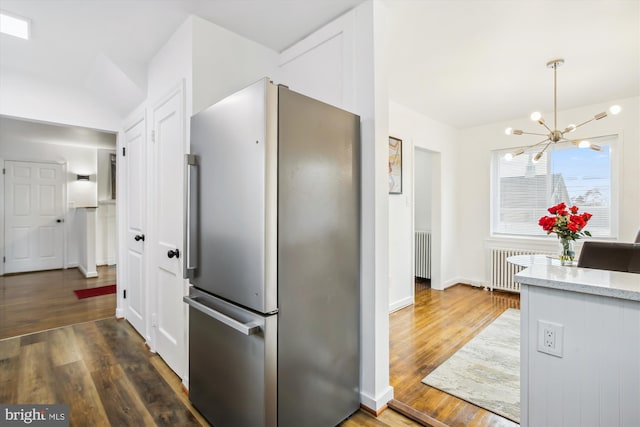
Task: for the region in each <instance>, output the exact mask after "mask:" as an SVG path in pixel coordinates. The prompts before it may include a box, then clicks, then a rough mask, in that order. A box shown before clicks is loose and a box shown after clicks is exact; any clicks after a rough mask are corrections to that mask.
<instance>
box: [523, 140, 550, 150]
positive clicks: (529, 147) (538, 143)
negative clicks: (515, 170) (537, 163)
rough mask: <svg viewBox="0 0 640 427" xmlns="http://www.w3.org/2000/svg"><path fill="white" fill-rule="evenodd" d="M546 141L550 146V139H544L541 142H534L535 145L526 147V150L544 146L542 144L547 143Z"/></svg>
mask: <svg viewBox="0 0 640 427" xmlns="http://www.w3.org/2000/svg"><path fill="white" fill-rule="evenodd" d="M547 141H549V144H551V139H549V138H545V139H543V140H542V141H540V142H536V143H535V144H533V145H530V146H528V147H527V150H530V149H532V148H533V147H537V146H538V145H540V144H544V143H545V142H547ZM547 145H548V144H547Z"/></svg>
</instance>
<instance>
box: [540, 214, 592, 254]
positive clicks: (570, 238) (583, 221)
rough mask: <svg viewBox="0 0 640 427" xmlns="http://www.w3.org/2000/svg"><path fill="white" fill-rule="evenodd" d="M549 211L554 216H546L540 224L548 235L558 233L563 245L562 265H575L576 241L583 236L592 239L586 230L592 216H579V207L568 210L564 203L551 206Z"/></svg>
mask: <svg viewBox="0 0 640 427" xmlns="http://www.w3.org/2000/svg"><path fill="white" fill-rule="evenodd" d="M547 210H548V211H549V213H550V214H551V215H554V216H546V215H545V216H543V217H542V218H540V220H539V221H538V224H539V225H540V226H541V227H542V229H543V230H544V231H546V232H547V234H551V233H556V234H557V235H558V239H560V244H561V245H562V251H561V252H560V263H561V264H562V265H573V260H574V259H575V257H576V252H575V250H574V247H573V243H574V241H575V240H576V239H579V238H580V237H582V236H589V237H591V233H589V232H588V231H586V230H584V227H586V226H587V222H589V220H590V219H591V214H590V213H588V212H584V213H582V214H578V207H577V206H571V207H570V208H569V209H568V210H567V205H566V204H564V202H563V203H559V204H557V205H555V206H551V207H550V208H549V209H547Z"/></svg>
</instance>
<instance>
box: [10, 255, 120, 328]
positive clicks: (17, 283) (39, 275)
mask: <svg viewBox="0 0 640 427" xmlns="http://www.w3.org/2000/svg"><path fill="white" fill-rule="evenodd" d="M114 283H116V268H115V267H107V266H103V267H98V277H96V278H92V279H85V278H84V276H83V275H82V274H81V273H80V271H79V270H78V269H77V268H71V269H67V270H50V271H39V272H34V273H24V274H16V275H7V276H1V277H0V339H3V338H8V337H15V336H19V335H24V334H29V333H33V332H39V331H44V330H47V329H51V328H58V327H60V326H67V325H72V324H74V323H81V322H87V321H89V320H97V319H104V318H106V317H114V316H115V312H116V295H115V294H111V295H103V296H97V297H92V298H85V299H78V298H76V295H75V293H74V292H73V291H74V290H76V289H85V288H93V287H98V286H105V285H112V284H114Z"/></svg>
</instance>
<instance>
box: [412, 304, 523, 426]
mask: <svg viewBox="0 0 640 427" xmlns="http://www.w3.org/2000/svg"><path fill="white" fill-rule="evenodd" d="M422 382H423V383H425V384H427V385H430V386H431V387H435V388H437V389H440V390H442V391H444V392H446V393H449V394H452V395H454V396H456V397H459V398H460V399H463V400H466V401H467V402H470V403H473V404H474V405H477V406H480V407H482V408H484V409H487V410H489V411H491V412H495V413H496V414H498V415H502V416H503V417H505V418H509V419H510V420H512V421H515V422H517V423H520V310H515V309H513V308H510V309H508V310H507V311H505V312H504V313H502V314H501V315H500V316H499V317H498V318H497V319H496V320H494V321H493V322H492V323H491V324H490V325H489V326H487V327H486V328H485V329H483V330H482V331H481V332H480V333H479V334H478V335H476V336H475V337H473V339H471V341H469V342H468V343H467V344H465V345H464V347H462V348H461V349H460V350H458V351H457V352H456V353H455V354H454V355H453V356H451V357H450V358H449V359H447V360H446V361H445V362H444V363H443V364H442V365H440V366H438V367H437V368H436V369H435V370H434V371H433V372H431V373H430V374H429V375H427V376H426V377H425V378H424V379H423V380H422Z"/></svg>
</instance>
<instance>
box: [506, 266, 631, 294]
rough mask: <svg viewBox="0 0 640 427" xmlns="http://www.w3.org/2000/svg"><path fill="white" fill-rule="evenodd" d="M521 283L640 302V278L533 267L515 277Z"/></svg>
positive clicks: (586, 269) (618, 274)
mask: <svg viewBox="0 0 640 427" xmlns="http://www.w3.org/2000/svg"><path fill="white" fill-rule="evenodd" d="M514 280H515V281H516V282H518V283H521V284H525V285H529V286H538V287H542V288H551V289H560V290H565V291H572V292H578V293H584V294H591V295H600V296H605V297H611V298H620V299H625V300H631V301H640V274H637V273H622V272H619V271H609V270H596V269H592V268H578V267H561V266H554V265H544V264H534V265H532V266H531V267H529V268H526V269H524V270H522V271H521V272H519V273H518V274H516V275H515V276H514Z"/></svg>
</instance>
